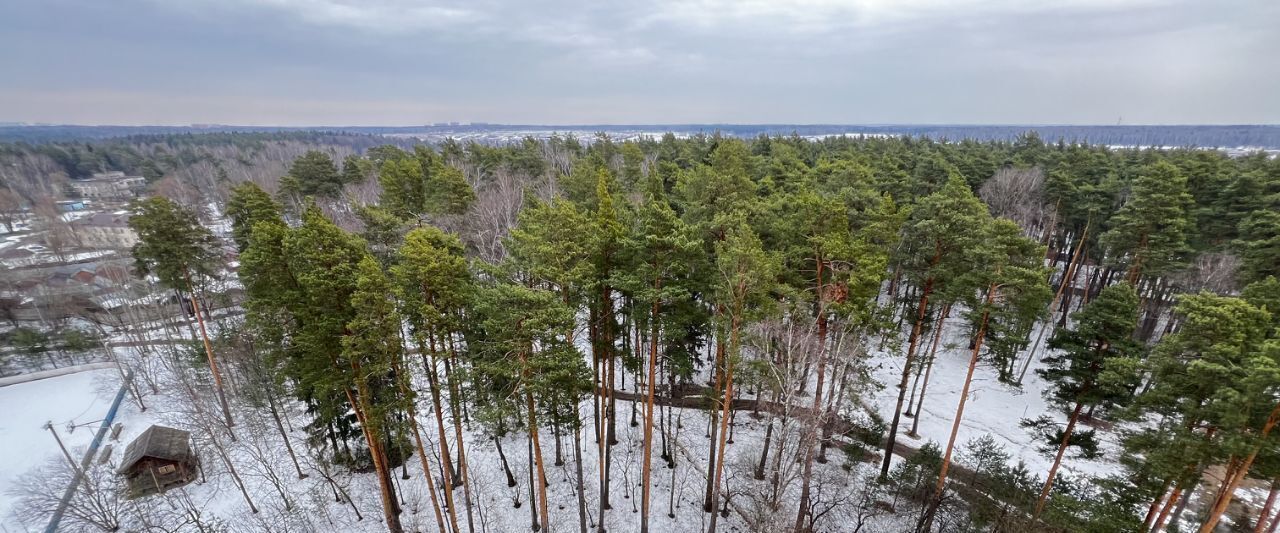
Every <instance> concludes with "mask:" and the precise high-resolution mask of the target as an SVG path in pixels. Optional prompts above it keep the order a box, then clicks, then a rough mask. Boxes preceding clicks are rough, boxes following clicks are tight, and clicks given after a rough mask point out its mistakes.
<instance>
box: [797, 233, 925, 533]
mask: <svg viewBox="0 0 1280 533" xmlns="http://www.w3.org/2000/svg"><path fill="white" fill-rule="evenodd" d="M814 255H815V258H816V259H817V261H815V264H816V265H817V278H816V279H817V287H816V292H817V294H816V298H817V302H818V317H817V321H818V378H817V383H816V384H815V385H814V391H813V405H812V406H811V407H810V409H811V411H810V412H809V419H808V424H807V426H808V427H806V428H805V431H804V432H803V433H802V436H801V438H800V445H801V446H803V447H804V460H803V467H802V470H801V474H800V502H799V505H797V509H796V523H795V531H796V532H797V533H799V532H801V531H804V530H805V524H806V521H805V518H806V517H807V516H808V515H809V491H810V489H811V484H812V481H813V460H814V449H813V448H814V445H815V444H817V442H816V441H817V440H818V438H817V437H818V424H819V422H820V418H821V417H822V416H821V414H820V410H821V409H822V384H823V383H822V382H823V380H824V379H825V378H826V373H827V311H826V306H825V303H824V302H825V300H824V298H825V295H824V294H823V293H824V292H825V289H826V287H825V286H824V284H823V280H822V275H823V266H824V261H823V260H822V257H821V254H820V253H816V254H814ZM902 392H903V393H905V392H906V384H903V389H902ZM898 409H899V410H901V409H902V396H901V395H899V396H898ZM896 420H897V419H896V418H895V421H896Z"/></svg>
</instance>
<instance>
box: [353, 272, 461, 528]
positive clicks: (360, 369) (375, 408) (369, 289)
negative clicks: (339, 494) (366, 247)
mask: <svg viewBox="0 0 1280 533" xmlns="http://www.w3.org/2000/svg"><path fill="white" fill-rule="evenodd" d="M355 275H356V278H355V290H354V291H352V292H351V310H352V316H351V321H350V322H347V324H346V334H344V335H343V336H342V354H341V356H340V358H339V359H340V360H339V361H335V365H334V368H333V370H334V371H338V372H341V373H342V374H346V375H347V376H348V377H347V379H348V380H349V383H350V384H349V385H346V387H345V388H346V395H347V397H348V399H349V400H350V402H351V407H352V409H354V410H355V414H356V417H357V418H358V419H359V421H360V426H361V429H363V430H364V435H365V441H366V443H367V444H368V446H369V456H370V458H371V459H372V460H373V465H374V469H375V470H377V472H378V481H379V485H380V487H381V495H382V506H383V509H384V510H385V511H386V512H385V513H384V515H385V517H386V520H387V529H388V530H390V531H391V532H392V533H396V532H399V531H402V527H401V525H400V516H399V506H398V505H397V503H396V494H395V489H394V487H392V486H391V475H392V473H391V470H392V466H391V465H390V464H388V462H389V460H390V458H389V457H388V452H387V449H386V444H385V443H387V442H389V441H390V440H391V439H392V431H393V430H392V428H390V427H388V422H389V421H391V420H392V419H394V418H396V417H397V416H398V415H399V413H401V412H404V411H406V410H408V413H409V416H414V415H413V410H412V403H408V404H406V400H412V398H411V397H405V396H403V395H402V394H403V389H401V390H399V391H397V392H393V393H390V394H380V393H379V389H380V388H384V387H386V383H387V382H400V381H402V380H404V379H407V377H406V376H403V375H398V372H397V368H398V366H399V361H400V358H401V352H402V351H403V349H404V347H403V345H402V344H401V342H400V315H399V313H397V312H396V308H395V302H394V300H392V299H391V298H390V296H391V283H390V282H389V281H388V280H387V277H386V274H384V273H383V272H382V267H381V266H380V265H379V264H378V262H377V261H376V260H374V258H373V257H372V256H368V255H366V256H365V257H364V258H363V259H361V260H360V262H359V264H358V265H357V266H356V270H355ZM348 369H349V370H348ZM397 393H399V394H397ZM428 475H429V474H428ZM453 525H454V528H455V530H456V528H457V523H454V524H453Z"/></svg>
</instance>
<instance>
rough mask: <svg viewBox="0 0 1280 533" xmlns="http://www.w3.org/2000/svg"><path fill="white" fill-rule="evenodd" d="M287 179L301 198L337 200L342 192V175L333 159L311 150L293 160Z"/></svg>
mask: <svg viewBox="0 0 1280 533" xmlns="http://www.w3.org/2000/svg"><path fill="white" fill-rule="evenodd" d="M289 177H290V178H292V180H294V182H295V183H296V187H297V191H298V193H300V194H302V195H303V196H319V197H324V198H337V197H338V194H339V193H341V192H342V183H343V180H342V174H340V173H338V167H337V166H335V165H334V164H333V158H332V157H329V154H326V153H324V152H320V151H316V150H311V151H308V152H307V153H305V154H302V156H301V157H298V158H297V159H294V160H293V164H291V165H289Z"/></svg>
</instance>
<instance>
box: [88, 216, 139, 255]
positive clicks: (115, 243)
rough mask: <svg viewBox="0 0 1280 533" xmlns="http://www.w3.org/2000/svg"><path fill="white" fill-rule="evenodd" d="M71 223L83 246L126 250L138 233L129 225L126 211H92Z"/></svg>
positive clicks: (130, 246) (133, 243)
mask: <svg viewBox="0 0 1280 533" xmlns="http://www.w3.org/2000/svg"><path fill="white" fill-rule="evenodd" d="M72 224H73V225H74V227H75V230H76V237H78V238H79V239H80V244H81V246H83V247H85V248H97V249H109V250H127V249H130V248H133V245H135V244H137V243H138V234H137V233H134V232H133V228H130V227H129V214H128V213H126V212H115V213H94V214H93V215H92V216H87V217H84V218H81V219H78V220H76V221H75V222H73V223H72Z"/></svg>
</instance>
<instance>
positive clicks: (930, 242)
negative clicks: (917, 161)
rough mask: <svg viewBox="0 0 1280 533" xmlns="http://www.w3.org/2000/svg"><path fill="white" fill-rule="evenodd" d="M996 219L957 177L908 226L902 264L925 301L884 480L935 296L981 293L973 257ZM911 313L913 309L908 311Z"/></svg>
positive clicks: (910, 345) (901, 385)
mask: <svg viewBox="0 0 1280 533" xmlns="http://www.w3.org/2000/svg"><path fill="white" fill-rule="evenodd" d="M990 220H991V216H990V215H989V214H988V213H987V209H986V206H984V205H983V204H982V202H981V201H979V200H978V198H977V197H975V196H974V194H973V191H971V190H970V189H969V186H968V185H967V184H966V183H965V182H964V180H962V179H961V178H960V177H959V176H958V175H956V176H952V177H951V178H950V179H948V181H947V183H946V184H945V185H944V186H943V187H942V189H940V190H939V191H938V192H935V193H933V194H930V195H929V196H926V197H925V198H923V199H922V200H921V201H920V204H919V205H918V206H917V207H916V208H915V209H914V210H912V212H911V218H910V219H909V220H908V221H907V222H906V224H905V225H904V226H903V236H902V246H901V252H900V258H899V260H898V263H899V264H900V265H901V267H902V270H903V272H905V273H906V274H907V276H908V278H909V279H911V280H912V282H913V284H915V285H916V287H917V288H918V289H919V293H920V299H919V302H918V303H917V304H916V305H915V308H914V310H913V312H914V314H915V316H914V317H913V318H914V325H913V326H912V329H911V335H910V336H909V337H908V341H907V353H906V361H905V363H904V364H903V370H902V379H901V380H900V381H899V382H898V402H897V406H896V407H895V408H894V412H893V419H892V421H891V422H890V425H889V435H888V441H887V442H886V444H885V452H884V459H883V461H882V463H881V466H880V476H881V477H882V478H884V477H886V476H888V475H889V465H890V462H891V461H892V458H893V446H894V444H895V443H896V441H897V434H898V423H899V422H900V421H901V418H902V405H903V403H904V402H905V400H906V394H907V385H908V383H909V382H910V379H911V369H912V367H913V363H914V359H915V355H916V353H915V352H916V347H917V345H918V344H919V339H920V331H921V329H922V328H923V326H924V322H925V318H926V317H927V316H928V310H929V305H930V298H931V297H932V296H933V295H934V293H948V294H963V293H967V292H970V291H976V290H978V288H979V286H981V285H982V284H981V281H979V280H975V279H973V276H970V275H968V274H972V273H973V268H972V267H973V265H974V264H981V262H980V261H978V259H977V258H975V257H974V253H975V252H976V251H977V250H980V249H981V247H982V245H983V242H982V241H983V237H984V236H985V235H984V233H983V232H982V231H981V230H982V229H983V228H986V227H988V226H989V225H990V224H991V222H990ZM908 309H911V308H910V307H908Z"/></svg>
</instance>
